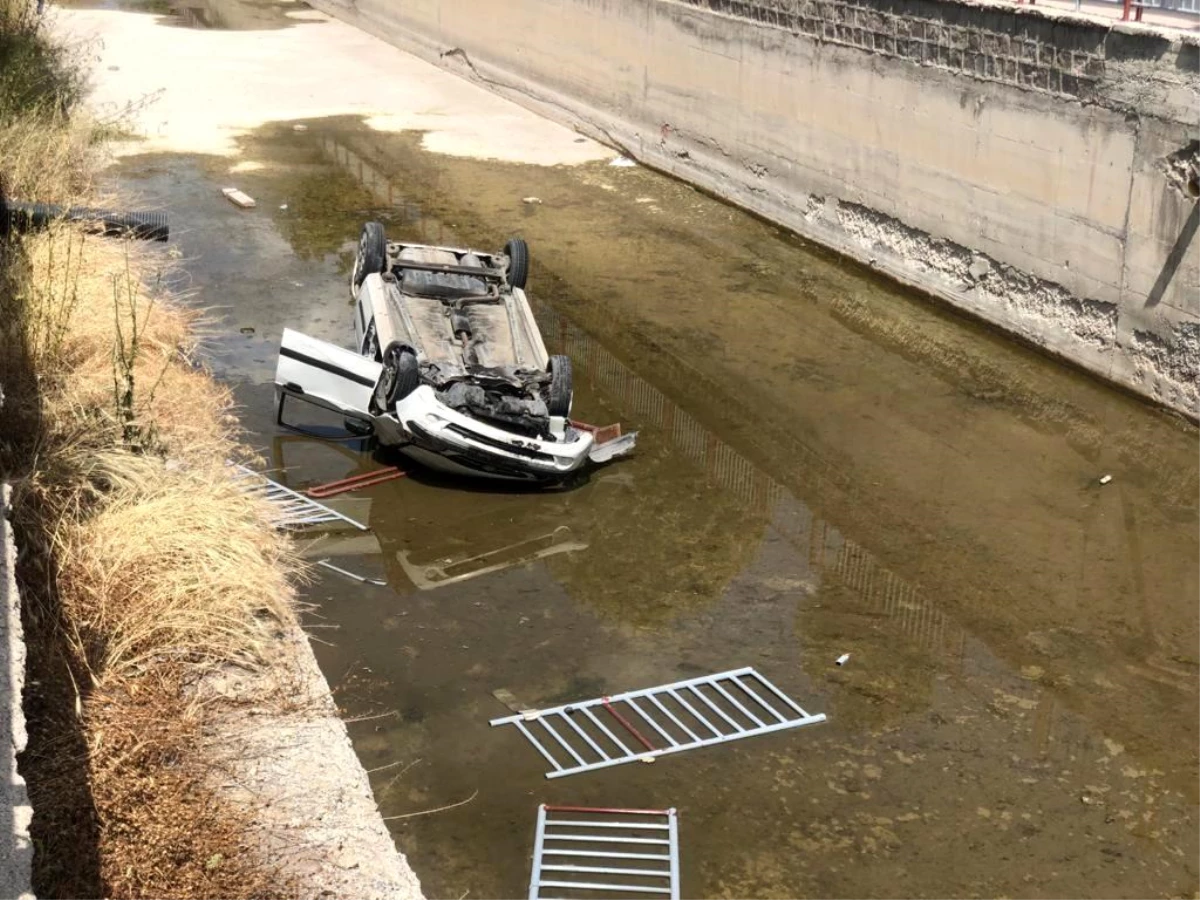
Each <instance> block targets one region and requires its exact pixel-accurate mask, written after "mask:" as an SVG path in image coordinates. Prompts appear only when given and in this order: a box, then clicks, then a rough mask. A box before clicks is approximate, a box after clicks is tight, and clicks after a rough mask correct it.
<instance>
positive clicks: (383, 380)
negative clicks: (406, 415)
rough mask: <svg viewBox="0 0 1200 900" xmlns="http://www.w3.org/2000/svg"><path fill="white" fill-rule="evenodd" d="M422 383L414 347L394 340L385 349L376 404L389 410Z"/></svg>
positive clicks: (376, 387) (382, 408)
mask: <svg viewBox="0 0 1200 900" xmlns="http://www.w3.org/2000/svg"><path fill="white" fill-rule="evenodd" d="M420 383H421V369H420V367H419V366H418V365H417V354H416V352H415V351H414V350H413V349H412V347H408V346H405V345H404V344H401V343H400V342H399V341H392V342H391V343H390V344H388V345H387V349H385V350H384V351H383V372H382V373H381V374H380V376H379V383H378V384H376V385H375V395H374V400H375V405H376V407H377V408H378V410H379V412H389V411H391V409H392V408H393V407H394V406H395V405H396V404H397V403H398V402H399V401H401V400H403V399H404V398H405V397H407V396H408V395H409V394H411V393H412V392H413V391H415V390H416V389H417V387H418V386H419V385H420Z"/></svg>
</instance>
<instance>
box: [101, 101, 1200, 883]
mask: <svg viewBox="0 0 1200 900" xmlns="http://www.w3.org/2000/svg"><path fill="white" fill-rule="evenodd" d="M294 124H295V123H279V124H277V125H272V126H269V127H266V128H263V129H261V130H260V131H258V132H256V133H255V134H253V135H251V136H249V137H247V138H245V139H244V140H243V141H242V146H241V151H242V155H241V160H240V162H241V163H242V167H241V169H240V171H239V174H238V175H237V178H236V181H237V184H238V186H239V187H241V188H242V189H243V190H244V191H247V192H248V193H250V194H251V195H253V196H254V197H255V198H256V199H257V200H258V207H257V208H256V209H255V210H253V211H243V210H239V209H236V208H235V207H233V206H232V205H230V204H228V203H227V202H226V201H225V200H224V198H222V197H221V195H220V192H219V188H220V187H223V186H225V185H226V184H229V183H232V182H231V180H230V179H231V176H230V175H229V174H228V168H229V165H230V161H229V160H225V159H215V158H205V157H182V156H133V157H129V158H126V159H125V160H124V161H123V162H122V163H121V164H120V166H119V167H118V168H116V169H115V170H113V171H114V177H115V179H116V180H117V182H118V183H119V184H120V186H121V187H122V189H123V190H125V191H127V192H133V193H134V194H135V195H140V196H141V197H142V198H143V199H144V200H146V201H148V202H157V203H163V204H165V205H166V206H167V207H168V208H169V209H170V210H171V212H172V215H173V228H174V235H175V237H174V238H173V241H174V245H175V246H177V247H178V248H179V250H180V251H181V252H182V254H183V256H184V257H185V259H186V260H187V264H186V270H187V273H188V277H189V279H190V280H189V282H188V283H187V284H181V287H186V288H188V289H192V290H195V291H196V297H197V302H199V303H201V304H203V305H205V306H208V307H213V308H214V315H215V316H216V317H217V318H218V320H219V322H220V325H219V327H218V328H217V329H216V334H215V336H214V339H213V340H212V342H211V353H212V360H213V366H214V369H215V370H216V372H217V373H218V374H219V375H220V376H221V377H222V378H224V379H226V380H228V381H229V382H230V383H232V384H234V385H236V391H237V396H238V398H239V401H240V403H241V404H242V413H243V421H244V423H245V425H246V427H247V429H248V430H249V432H250V434H251V438H252V441H253V443H255V444H256V445H257V446H259V447H261V449H262V452H263V454H264V456H266V457H267V458H268V459H269V460H270V465H271V466H273V467H277V468H279V469H281V470H282V471H281V474H280V477H281V478H282V479H283V480H285V481H286V482H287V483H288V484H291V485H293V486H300V487H303V486H307V485H312V484H316V483H319V482H323V481H328V480H331V479H334V478H340V477H344V476H346V475H349V474H353V473H356V472H361V471H365V470H367V469H369V468H373V467H376V466H378V465H381V464H384V463H387V462H389V460H387V459H386V458H372V457H371V456H370V455H369V454H365V453H362V452H360V448H358V446H357V445H355V444H341V445H337V444H328V443H322V442H319V441H314V440H312V439H309V438H303V437H298V436H295V435H290V434H287V433H285V432H282V431H280V430H278V429H277V428H276V427H275V425H274V408H273V391H272V388H271V386H270V381H271V376H272V373H273V369H274V362H275V351H276V348H277V346H278V340H279V336H280V333H281V330H282V328H283V327H285V326H289V327H293V328H297V329H300V330H304V331H306V332H308V333H310V334H313V335H315V336H317V337H322V338H325V339H328V340H334V341H339V342H347V341H348V340H349V336H350V312H351V306H350V303H349V297H348V292H347V288H346V276H347V272H348V265H349V261H350V258H351V253H352V248H353V245H354V242H355V241H356V239H357V236H358V229H359V227H360V226H361V223H362V222H363V221H365V220H368V219H377V220H379V221H381V222H383V223H384V224H385V226H386V228H387V231H388V235H389V236H390V237H394V238H398V239H408V240H418V241H425V242H431V243H446V244H455V245H461V246H465V245H471V246H476V247H482V248H492V249H498V248H499V247H501V246H502V245H503V243H504V241H505V240H506V238H507V237H509V236H510V235H514V234H519V235H522V236H524V237H525V238H526V239H527V240H528V242H529V244H530V247H531V251H532V274H531V278H530V293H531V296H532V298H533V299H534V301H535V304H536V312H537V315H538V317H539V321H540V323H541V326H542V329H543V331H544V333H545V335H546V337H547V342H548V343H549V344H551V345H553V349H552V352H556V351H557V352H566V353H569V354H570V355H571V356H572V358H573V360H574V366H575V373H576V391H577V398H576V414H577V415H578V417H580V418H582V419H585V420H588V421H593V422H597V423H601V424H605V423H608V422H613V421H620V422H622V423H623V425H624V426H625V428H626V429H636V430H638V431H639V432H640V437H639V445H638V452H637V455H636V456H635V457H634V458H632V459H630V460H627V461H622V462H620V463H617V464H614V465H611V466H609V467H607V468H604V469H602V470H600V471H598V472H596V473H594V474H593V475H592V476H591V477H590V479H588V480H587V481H586V482H585V483H583V484H581V485H578V486H575V487H573V488H571V489H569V490H561V491H551V492H540V493H530V492H513V491H506V490H499V489H496V488H495V487H493V486H490V485H484V484H474V483H464V482H461V481H447V480H444V479H438V478H435V477H434V476H432V475H430V474H427V473H424V472H420V471H413V472H412V473H411V475H410V476H409V477H408V478H405V479H402V480H399V481H393V482H390V483H388V484H386V485H383V486H380V487H378V488H375V489H371V490H368V491H363V492H359V493H357V494H353V495H349V497H348V499H346V500H345V501H344V502H342V503H341V504H340V506H341V508H343V509H344V510H345V511H347V512H349V513H351V514H353V515H357V516H359V517H361V518H362V519H363V521H366V522H368V523H369V524H370V526H371V535H369V536H367V537H358V538H355V539H354V540H345V538H350V537H353V535H346V534H343V535H333V536H330V537H329V538H328V539H327V541H326V543H325V544H323V545H320V546H318V547H316V548H314V549H313V551H312V552H313V554H314V555H320V556H329V557H330V558H331V559H332V560H333V561H334V562H335V563H337V564H338V565H341V566H343V567H344V568H347V569H351V570H353V571H357V572H361V573H363V574H367V575H370V576H372V577H378V578H383V579H386V580H387V582H388V585H387V587H375V586H371V585H361V584H357V583H354V582H351V581H349V580H346V579H342V578H341V577H340V576H337V575H334V574H332V573H326V574H324V575H322V576H321V577H320V579H319V581H318V582H317V583H316V584H315V585H313V586H312V587H311V588H310V589H309V590H308V591H307V596H306V599H307V600H309V601H310V602H312V603H313V604H314V605H315V608H314V612H313V614H312V616H310V617H309V620H308V622H309V624H310V625H312V626H314V627H313V628H312V631H311V633H312V634H313V635H314V637H315V638H317V639H319V641H320V643H317V644H316V645H315V649H316V652H317V655H318V657H319V659H320V662H321V665H322V667H323V669H324V671H325V673H326V675H327V677H328V679H329V681H330V683H331V685H332V686H333V688H334V691H335V693H336V696H337V697H338V700H339V703H340V705H341V706H342V708H343V709H344V710H345V713H346V716H347V718H348V719H350V720H352V721H351V724H350V725H349V728H350V731H351V735H352V737H353V739H354V743H355V747H356V749H357V751H358V753H359V755H360V757H361V759H362V761H363V764H364V766H365V767H366V768H367V769H369V770H375V771H374V772H373V773H372V776H371V778H372V783H373V785H374V787H375V791H376V796H377V798H378V801H379V804H380V806H381V809H382V810H383V814H384V815H385V816H389V817H398V818H393V819H392V820H391V821H390V822H389V824H390V826H391V827H392V828H393V831H394V834H395V837H396V841H397V844H398V846H399V847H400V848H401V849H402V850H403V851H404V852H405V853H406V854H407V855H408V858H409V860H410V862H411V863H412V865H413V867H414V868H415V869H416V871H417V873H418V875H419V876H420V878H421V880H422V883H423V885H424V887H425V890H426V892H427V894H428V896H430V897H460V896H462V895H463V894H464V892H465V891H468V890H469V891H470V896H473V897H514V896H523V895H524V892H525V891H526V888H527V883H528V875H529V855H530V852H531V845H532V840H533V829H534V820H535V815H536V807H537V804H538V803H541V802H550V803H564V804H574V805H597V806H637V807H647V806H649V807H667V806H673V807H676V808H677V809H678V810H679V811H680V820H681V843H682V858H683V888H684V894H685V896H706V897H721V896H724V897H788V896H828V897H835V896H837V897H865V896H934V895H936V896H998V895H1006V896H1050V895H1055V896H1114V897H1115V896H1184V897H1191V896H1194V895H1195V894H1196V892H1197V890H1198V887H1200V885H1198V872H1197V863H1196V860H1197V856H1198V853H1200V846H1198V841H1197V804H1198V779H1197V740H1198V715H1197V699H1198V698H1197V687H1198V674H1200V667H1198V659H1197V644H1198V640H1200V631H1198V612H1197V596H1198V590H1200V588H1198V582H1197V568H1198V562H1200V549H1198V529H1197V525H1198V517H1197V495H1198V490H1200V480H1198V454H1197V449H1198V441H1197V432H1196V429H1195V428H1194V427H1192V426H1191V425H1189V424H1186V423H1182V422H1180V421H1178V420H1177V419H1175V418H1173V417H1170V416H1168V415H1165V414H1162V413H1159V412H1157V411H1154V410H1152V409H1150V408H1148V407H1146V406H1144V405H1142V404H1141V403H1139V402H1137V401H1135V400H1132V399H1131V398H1129V397H1127V396H1125V395H1123V394H1121V393H1119V392H1116V391H1113V390H1110V389H1109V388H1107V387H1105V386H1103V385H1100V384H1098V383H1096V382H1095V381H1093V380H1091V379H1089V378H1086V377H1084V376H1082V375H1080V374H1078V373H1077V372H1075V371H1073V370H1071V369H1069V368H1067V367H1064V366H1062V365H1060V364H1058V363H1056V362H1054V361H1051V360H1048V359H1046V358H1043V357H1041V356H1039V355H1037V354H1035V353H1032V352H1029V351H1027V350H1025V349H1023V348H1021V347H1018V346H1015V345H1013V344H1012V343H1009V342H1008V341H1006V340H1004V339H1001V338H999V337H998V336H996V335H994V334H992V333H990V332H988V331H986V330H984V329H982V328H980V327H978V326H976V325H975V324H973V323H970V322H967V321H964V320H962V319H960V318H958V317H956V316H954V315H951V314H948V313H946V312H944V311H941V310H939V309H937V308H935V307H934V306H932V305H931V304H929V303H928V302H926V301H924V300H922V299H920V298H917V297H914V296H912V295H910V294H908V293H906V292H904V291H902V290H899V289H897V288H895V287H893V286H891V285H889V284H886V283H883V282H881V281H879V280H878V279H876V278H875V277H873V276H872V275H871V274H870V273H869V272H865V271H862V270H860V269H858V268H856V267H853V266H850V265H847V264H845V263H844V262H841V261H839V260H837V259H835V258H833V257H831V256H830V255H828V254H826V253H824V252H822V251H820V250H818V249H816V248H813V247H810V246H807V245H805V244H804V243H802V242H800V241H798V240H797V239H795V238H793V237H790V236H788V235H786V234H782V233H780V232H779V231H778V230H776V229H774V228H772V227H771V226H769V225H767V224H764V223H762V222H760V221H757V220H755V219H753V218H751V217H749V216H746V215H744V214H742V213H740V212H738V211H736V210H734V209H731V208H729V207H727V206H725V205H723V204H720V203H718V202H716V201H714V200H712V199H711V198H708V197H706V196H703V195H701V194H699V193H697V192H696V191H693V190H691V189H690V188H688V187H687V186H685V185H682V184H679V183H677V182H673V181H671V180H669V179H666V178H663V177H661V176H659V175H656V174H655V173H652V172H649V171H647V170H644V169H641V168H616V167H612V166H609V165H608V164H606V163H594V164H588V165H583V166H577V167H556V168H544V167H528V166H518V165H510V164H500V163H494V162H487V161H480V160H471V159H457V158H451V157H446V156H439V155H435V154H430V153H427V152H424V151H423V150H421V149H420V135H417V134H400V135H395V134H392V135H388V134H381V133H377V132H373V131H371V130H370V129H368V128H367V127H365V126H364V125H363V124H362V123H361V122H359V121H357V120H355V119H333V120H316V121H310V122H307V123H304V124H305V126H306V127H305V129H304V130H302V131H301V130H296V129H295V128H294V127H293V125H294ZM248 162H249V163H258V164H261V166H259V167H255V166H248V165H246V163H248ZM535 201H536V202H535ZM1105 474H1111V475H1112V476H1113V479H1112V481H1111V483H1109V484H1107V485H1104V486H1101V485H1100V483H1099V478H1100V477H1101V476H1103V475H1105ZM318 626H319V627H318ZM843 653H849V654H850V659H849V661H848V662H847V664H846V665H845V666H843V667H838V666H836V665H835V664H834V660H835V659H836V658H837V657H838V656H839V655H841V654H843ZM741 666H754V667H756V668H757V669H758V670H759V671H760V672H762V673H763V674H764V675H766V676H767V677H769V678H770V679H771V680H772V681H774V682H775V684H777V685H778V686H779V687H781V688H782V689H783V690H785V691H786V692H787V693H789V694H790V695H791V696H793V697H794V698H796V699H797V700H798V701H800V703H801V704H802V705H804V706H805V707H806V708H807V709H809V710H810V711H814V712H824V713H826V714H827V716H828V721H827V722H826V723H824V724H820V725H814V726H810V727H806V728H802V729H798V730H794V731H786V732H782V733H778V734H773V735H768V736H764V737H758V738H754V739H750V740H745V741H741V742H735V743H732V744H729V745H723V746H718V747H709V748H704V749H699V750H694V751H689V752H687V753H682V754H678V755H676V756H672V757H667V758H665V759H661V760H659V761H658V762H656V763H655V764H653V765H641V764H631V765H626V766H621V767H617V768H614V769H608V770H605V771H601V772H594V773H587V774H582V775H576V776H571V777H568V778H563V779H558V780H554V781H548V780H546V779H545V778H544V777H543V772H544V770H545V768H546V765H545V763H544V761H543V760H542V759H541V757H539V756H538V754H537V753H536V752H535V751H534V750H533V748H531V747H530V746H529V745H527V744H526V743H525V742H524V741H523V739H522V738H521V736H520V735H519V734H518V733H516V732H515V731H512V730H510V729H492V728H489V727H488V724H487V723H488V720H489V719H490V718H492V717H495V716H501V715H505V714H507V710H506V709H505V707H504V706H502V705H501V704H500V702H498V701H497V700H496V699H495V698H494V696H493V691H496V690H498V689H505V690H507V691H510V692H511V693H512V694H514V695H516V696H517V697H518V698H519V699H520V700H521V701H522V702H523V703H525V704H528V705H531V706H546V705H552V704H554V703H561V702H566V701H569V700H583V699H589V698H593V697H597V696H600V695H602V694H608V693H616V692H619V691H622V690H628V689H634V688H640V687H650V686H653V685H655V684H661V683H666V682H671V681H675V680H678V679H681V678H687V677H692V676H695V675H700V674H705V673H711V672H718V671H722V670H726V669H731V668H736V667H741ZM354 720H357V721H354ZM467 798H472V799H470V802H467V803H463V804H462V805H459V806H457V807H455V808H453V809H450V810H447V811H443V812H436V813H429V814H426V815H411V814H413V813H420V812H422V811H424V810H428V809H431V808H437V807H442V806H447V805H450V804H454V803H457V802H458V801H462V800H465V799H467Z"/></svg>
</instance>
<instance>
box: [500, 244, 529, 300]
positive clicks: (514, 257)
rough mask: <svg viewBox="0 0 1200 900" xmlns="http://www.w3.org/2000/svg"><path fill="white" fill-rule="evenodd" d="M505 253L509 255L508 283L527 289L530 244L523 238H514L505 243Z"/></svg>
mask: <svg viewBox="0 0 1200 900" xmlns="http://www.w3.org/2000/svg"><path fill="white" fill-rule="evenodd" d="M504 255H505V256H507V257H508V283H509V284H510V285H512V286H513V287H515V288H520V289H521V290H525V282H526V281H527V280H528V279H529V245H528V244H526V243H525V241H524V239H522V238H512V239H510V240H509V242H508V243H507V244H505V245H504Z"/></svg>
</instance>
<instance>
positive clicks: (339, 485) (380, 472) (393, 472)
mask: <svg viewBox="0 0 1200 900" xmlns="http://www.w3.org/2000/svg"><path fill="white" fill-rule="evenodd" d="M407 474H408V473H407V472H404V471H402V470H400V469H398V468H397V467H396V466H388V467H387V468H385V469H376V470H375V471H374V472H364V473H363V474H362V475H354V476H352V477H350V478H343V479H341V480H340V481H330V482H327V483H325V484H318V485H317V486H316V487H312V488H309V489H308V490H307V491H305V492H304V493H305V494H306V495H307V496H309V497H312V498H313V499H314V500H320V499H322V498H324V497H333V496H335V495H337V494H344V493H346V492H348V491H357V490H359V489H360V488H366V487H374V486H375V485H377V484H383V483H384V482H385V481H391V480H393V479H395V478H403V477H404V476H405V475H407Z"/></svg>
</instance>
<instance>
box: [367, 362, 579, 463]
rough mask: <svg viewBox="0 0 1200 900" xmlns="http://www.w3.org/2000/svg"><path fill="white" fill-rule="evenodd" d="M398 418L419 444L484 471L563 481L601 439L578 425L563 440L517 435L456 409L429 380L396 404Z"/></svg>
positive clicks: (402, 426) (403, 427)
mask: <svg viewBox="0 0 1200 900" xmlns="http://www.w3.org/2000/svg"><path fill="white" fill-rule="evenodd" d="M396 418H397V420H399V423H400V426H401V428H402V429H403V431H404V432H406V434H407V437H408V438H409V440H411V441H412V443H413V444H415V445H416V446H417V447H419V448H421V449H422V450H425V451H427V452H430V453H435V454H439V455H441V456H444V457H446V458H447V459H449V460H450V461H451V462H453V463H454V464H456V465H457V466H462V467H465V468H468V469H471V470H472V471H476V472H478V473H479V474H481V475H493V476H497V477H507V478H523V479H529V478H534V479H538V480H548V481H553V480H558V479H560V478H563V477H565V476H566V475H568V474H570V473H571V472H574V471H576V470H577V469H580V468H582V467H583V466H584V465H585V464H587V462H588V459H589V453H590V452H591V450H592V447H593V445H594V443H595V439H594V438H593V437H592V435H590V434H588V433H587V432H583V431H577V430H575V429H565V430H564V434H566V435H570V436H571V437H572V439H571V440H563V441H547V440H542V439H540V438H533V437H526V436H524V435H518V434H513V433H512V432H510V431H505V430H503V429H500V428H496V427H495V426H492V425H488V424H487V423H485V422H480V421H479V420H478V419H473V418H471V417H470V416H466V415H463V414H462V413H460V412H458V411H457V410H454V409H451V408H450V407H448V406H446V405H445V404H443V403H442V402H441V401H440V400H438V399H437V395H436V394H435V393H434V391H433V388H431V387H429V386H428V385H421V386H420V387H418V388H417V389H416V390H415V391H413V392H412V393H411V394H409V395H408V396H407V397H405V398H404V399H403V400H401V401H399V402H398V403H397V404H396ZM377 432H378V429H377Z"/></svg>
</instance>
